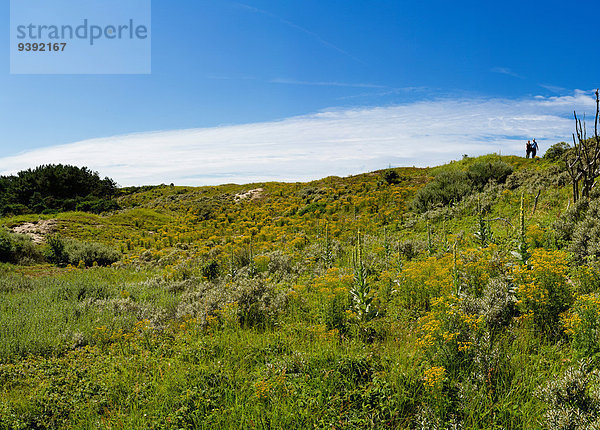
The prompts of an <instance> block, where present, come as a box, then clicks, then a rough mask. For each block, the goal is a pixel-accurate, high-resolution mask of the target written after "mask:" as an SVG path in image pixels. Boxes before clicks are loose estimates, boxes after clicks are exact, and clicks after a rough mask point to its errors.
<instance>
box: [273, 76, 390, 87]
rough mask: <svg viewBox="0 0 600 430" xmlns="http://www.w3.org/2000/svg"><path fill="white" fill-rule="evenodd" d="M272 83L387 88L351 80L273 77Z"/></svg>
mask: <svg viewBox="0 0 600 430" xmlns="http://www.w3.org/2000/svg"><path fill="white" fill-rule="evenodd" d="M269 82H271V83H273V84H289V85H311V86H321V87H350V88H379V89H382V88H389V87H386V86H385V85H377V84H368V83H352V82H336V81H301V80H296V79H285V78H275V79H270V80H269Z"/></svg>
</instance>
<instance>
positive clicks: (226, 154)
mask: <svg viewBox="0 0 600 430" xmlns="http://www.w3.org/2000/svg"><path fill="white" fill-rule="evenodd" d="M573 109H576V110H577V111H578V112H582V113H583V112H584V111H588V112H591V111H593V110H594V109H595V101H594V99H593V98H592V93H591V92H582V91H577V92H575V93H574V94H572V95H569V96H562V97H533V98H527V99H520V100H509V99H480V98H447V99H439V100H425V101H417V102H413V103H409V104H403V105H397V106H387V107H375V108H354V109H329V110H324V111H322V112H318V113H314V114H311V115H304V116H297V117H292V118H288V119H285V120H282V121H272V122H262V123H254V124H242V125H235V126H223V127H213V128H203V129H191V130H175V131H160V132H149V133H139V134H132V135H126V136H114V137H107V138H101V139H92V140H86V141H82V142H76V143H71V144H66V145H60V146H53V147H48V148H41V149H37V150H34V151H29V152H26V153H22V154H18V155H15V156H11V157H5V158H0V173H2V174H7V173H14V172H17V171H19V170H22V169H25V168H28V167H34V166H37V165H40V164H47V163H69V164H75V165H79V166H88V167H90V168H92V169H94V170H97V171H99V172H100V173H101V174H102V175H107V176H110V177H112V178H114V179H115V180H117V181H118V182H119V183H120V184H121V185H136V184H137V185H139V184H158V183H170V182H174V183H177V184H185V185H200V184H207V185H208V184H219V183H228V182H237V183H247V182H263V181H271V180H279V181H301V180H310V179H316V178H321V177H324V176H329V175H339V176H345V175H349V174H355V173H360V172H365V171H370V170H376V169H380V168H385V167H387V166H388V165H389V164H392V165H397V166H412V165H415V166H427V165H435V164H439V163H442V162H447V161H449V160H451V159H456V158H460V156H461V155H462V154H469V155H478V154H485V153H490V152H501V153H502V154H511V153H512V154H522V153H523V152H524V151H523V148H524V143H523V142H524V141H526V140H528V139H531V138H533V137H535V138H536V140H537V141H538V143H539V144H540V146H541V148H542V150H544V149H545V148H547V147H548V146H549V145H551V144H553V143H556V142H558V141H561V140H567V139H568V137H569V136H570V134H571V132H572V128H573V124H572V120H571V119H570V112H572V111H573Z"/></svg>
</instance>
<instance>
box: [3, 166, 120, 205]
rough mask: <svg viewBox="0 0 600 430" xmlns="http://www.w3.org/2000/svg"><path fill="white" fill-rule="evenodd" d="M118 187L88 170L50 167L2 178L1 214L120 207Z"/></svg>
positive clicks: (23, 171)
mask: <svg viewBox="0 0 600 430" xmlns="http://www.w3.org/2000/svg"><path fill="white" fill-rule="evenodd" d="M116 192H117V184H116V182H115V181H114V180H112V179H110V178H108V177H105V178H104V179H101V178H100V176H99V175H98V172H94V171H92V170H90V169H88V168H87V167H76V166H71V165H63V164H47V165H42V166H39V167H36V168H34V169H27V170H22V171H20V172H18V173H17V174H16V175H9V176H0V215H2V216H6V215H20V214H26V213H53V212H62V211H72V210H80V211H86V212H94V213H99V212H104V211H107V210H114V209H117V208H118V204H117V202H116V201H115V200H114V197H115V195H116Z"/></svg>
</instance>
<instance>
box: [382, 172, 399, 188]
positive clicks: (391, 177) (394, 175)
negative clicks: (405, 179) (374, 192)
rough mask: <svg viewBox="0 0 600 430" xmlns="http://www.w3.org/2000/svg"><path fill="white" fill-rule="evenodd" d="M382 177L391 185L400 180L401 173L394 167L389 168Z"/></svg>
mask: <svg viewBox="0 0 600 430" xmlns="http://www.w3.org/2000/svg"><path fill="white" fill-rule="evenodd" d="M381 179H382V180H383V181H384V182H385V183H387V184H389V185H392V184H397V183H398V182H400V175H398V172H396V171H395V170H394V169H387V170H385V171H384V172H383V173H382V174H381Z"/></svg>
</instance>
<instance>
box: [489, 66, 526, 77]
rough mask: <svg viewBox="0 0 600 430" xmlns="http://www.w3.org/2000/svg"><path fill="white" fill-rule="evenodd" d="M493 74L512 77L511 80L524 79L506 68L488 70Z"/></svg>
mask: <svg viewBox="0 0 600 430" xmlns="http://www.w3.org/2000/svg"><path fill="white" fill-rule="evenodd" d="M490 70H491V71H492V72H494V73H500V74H501V75H508V76H512V77H513V78H519V79H525V78H524V77H523V76H521V75H519V74H517V73H515V72H513V71H512V70H510V69H509V68H508V67H493V68H492V69H490Z"/></svg>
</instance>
